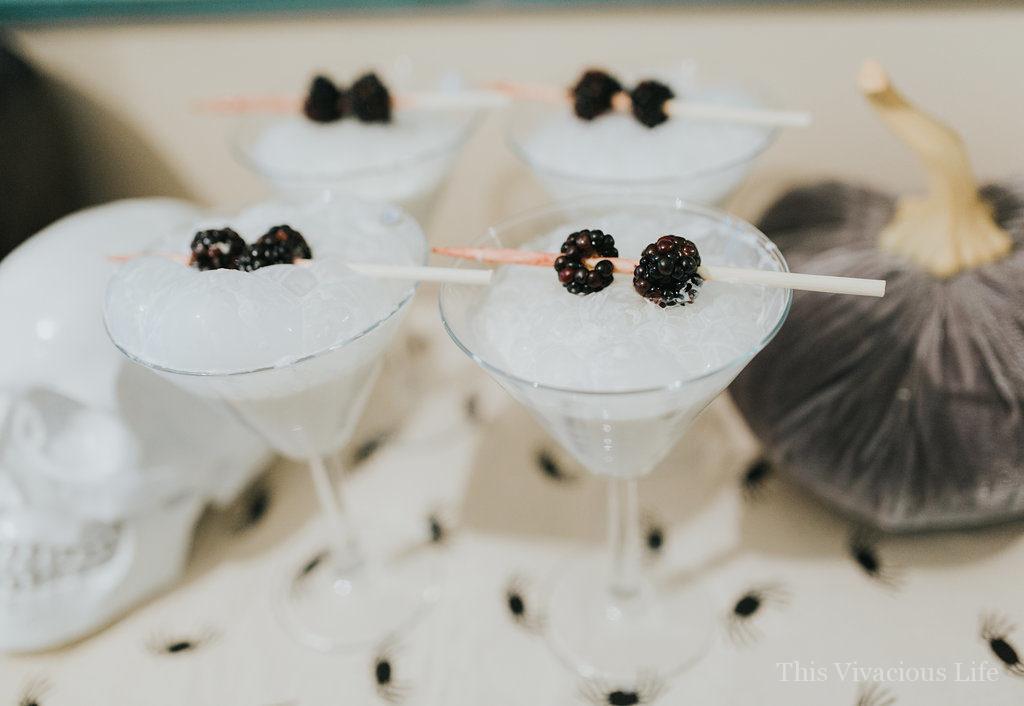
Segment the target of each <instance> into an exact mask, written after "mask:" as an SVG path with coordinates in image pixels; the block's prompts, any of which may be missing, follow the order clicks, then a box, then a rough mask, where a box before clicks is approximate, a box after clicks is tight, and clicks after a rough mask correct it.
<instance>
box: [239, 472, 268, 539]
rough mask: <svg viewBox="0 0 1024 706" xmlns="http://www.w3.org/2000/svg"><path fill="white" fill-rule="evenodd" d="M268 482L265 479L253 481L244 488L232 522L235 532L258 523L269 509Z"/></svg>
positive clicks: (243, 530) (242, 530)
mask: <svg viewBox="0 0 1024 706" xmlns="http://www.w3.org/2000/svg"><path fill="white" fill-rule="evenodd" d="M270 502H271V493H270V484H269V483H267V482H266V480H265V479H261V480H258V481H256V482H255V483H253V484H252V485H250V486H249V488H247V489H246V491H245V493H244V494H243V495H242V498H241V499H240V500H239V502H238V511H237V516H236V519H235V522H234V527H233V529H234V531H235V532H245V531H246V530H248V529H251V528H253V527H255V526H256V525H258V524H259V523H260V522H261V521H262V520H263V518H264V517H266V516H267V511H268V510H270Z"/></svg>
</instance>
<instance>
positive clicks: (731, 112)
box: [493, 81, 813, 127]
mask: <svg viewBox="0 0 1024 706" xmlns="http://www.w3.org/2000/svg"><path fill="white" fill-rule="evenodd" d="M493 85H494V87H495V89H496V90H498V91H503V92H504V93H506V94H507V95H509V96H511V97H513V98H518V99H520V100H532V101H537V102H540V103H566V102H569V92H568V91H566V90H564V89H561V88H557V87H555V86H549V85H546V84H532V83H518V82H515V81H502V82H498V83H495V84H493ZM612 107H613V108H614V109H615V110H617V111H619V112H624V113H628V112H629V111H630V110H632V104H631V101H630V100H629V95H628V94H626V93H624V92H621V93H618V94H616V96H615V97H614V98H613V99H612ZM665 112H666V113H668V114H669V115H671V116H673V117H677V118H690V119H692V120H707V121H718V122H724V123H738V124H743V125H763V126H766V127H807V126H808V125H810V124H811V122H812V119H813V118H812V116H811V114H810V113H809V112H807V111H805V110H769V109H766V108H744V107H740V106H732V105H721V104H718V103H701V102H697V101H689V100H684V99H682V98H674V99H672V100H670V101H668V102H666V103H665Z"/></svg>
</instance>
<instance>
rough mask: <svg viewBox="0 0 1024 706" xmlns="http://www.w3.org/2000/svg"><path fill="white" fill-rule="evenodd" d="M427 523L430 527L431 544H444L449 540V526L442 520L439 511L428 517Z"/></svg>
mask: <svg viewBox="0 0 1024 706" xmlns="http://www.w3.org/2000/svg"><path fill="white" fill-rule="evenodd" d="M427 523H428V525H429V527H430V543H431V544H444V543H445V542H447V541H448V527H446V526H445V523H444V522H442V521H441V517H440V515H438V513H436V512H435V513H431V514H430V516H429V517H428V518H427Z"/></svg>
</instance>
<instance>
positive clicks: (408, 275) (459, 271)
mask: <svg viewBox="0 0 1024 706" xmlns="http://www.w3.org/2000/svg"><path fill="white" fill-rule="evenodd" d="M432 250H433V252H434V253H436V254H438V255H445V256H448V257H454V258H457V259H461V260H474V261H476V262H488V263H495V264H502V265H526V266H534V267H552V266H553V265H554V262H555V258H557V257H558V253H549V252H535V251H530V250H510V249H490V248H445V247H435V248H432ZM155 255H156V256H157V257H163V258H165V259H168V260H174V261H175V262H180V263H182V264H183V265H187V264H188V257H187V256H184V255H177V254H174V253H156V254H155ZM136 257H142V255H140V254H135V255H114V256H111V257H110V260H112V261H114V262H127V261H129V260H133V259H135V258H136ZM601 260H610V261H611V263H612V265H613V267H614V268H615V271H616V272H619V273H622V274H630V275H632V274H633V269H634V268H635V267H636V266H637V261H636V260H630V259H627V258H622V257H607V258H603V257H595V258H590V259H588V260H585V261H584V262H585V263H586V264H587V265H588V266H591V267H592V266H593V265H595V264H597V263H598V262H599V261H601ZM308 262H310V260H296V261H295V264H297V265H298V264H304V263H308ZM345 264H346V266H348V267H349V268H350V269H352V270H354V271H356V272H358V273H360V274H364V275H367V276H368V277H382V278H387V279H400V280H410V281H418V282H442V283H443V282H448V283H453V284H472V285H484V286H485V285H488V284H490V283H491V279H492V277H493V275H494V271H493V270H469V269H463V268H458V267H432V266H425V265H387V264H377V263H361V262H349V263H345ZM697 274H699V275H700V276H701V277H703V278H704V279H705V280H716V281H719V282H729V283H732V284H758V285H762V286H765V287H781V288H784V289H799V290H804V291H808V292H825V293H829V294H854V295H858V296H866V297H882V296H885V280H881V279H860V278H857V277H833V276H830V275H806V274H797V273H794V272H773V271H771V270H756V269H747V268H742V267H719V266H717V265H701V266H700V267H699V268H698V269H697Z"/></svg>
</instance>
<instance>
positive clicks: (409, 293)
mask: <svg viewBox="0 0 1024 706" xmlns="http://www.w3.org/2000/svg"><path fill="white" fill-rule="evenodd" d="M354 200H357V201H361V202H363V203H366V201H364V200H362V199H354ZM371 203H372V202H371ZM381 205H385V206H387V207H388V208H394V209H396V210H398V211H399V212H400V213H401V214H402V215H403V216H404V217H405V218H406V219H408V220H409V221H410V222H411V223H413V224H414V225H415V226H416V230H417V231H418V232H419V236H420V241H421V244H422V245H423V256H422V257H421V258H420V262H419V264H420V265H426V264H427V261H428V258H429V257H430V248H429V247H428V246H427V236H426V233H424V231H423V227H422V226H421V225H420V224H419V222H418V221H417V220H416V219H414V218H413V217H412V216H410V215H409V214H408V213H406V212H405V211H404V210H403V209H401V208H399V207H398V206H395V205H393V204H381ZM292 267H295V265H292ZM419 286H420V283H419V282H418V281H416V282H413V283H412V285H411V286H410V287H409V289H408V290H406V292H405V294H404V295H403V296H402V298H401V299H400V300H399V301H398V302H397V303H396V304H395V306H394V307H393V308H392V309H391V310H390V311H389V312H388V313H387V314H385V315H384V316H382V317H381V318H379V319H377V320H376V321H374V322H373V323H372V324H370V325H369V326H367V327H366V328H364V329H362V330H361V331H359V332H357V333H354V334H352V335H351V336H348V337H346V338H343V339H341V340H340V341H336V342H334V343H332V344H331V345H330V346H328V347H326V348H322V349H320V350H318V351H315V352H313V353H308V354H306V355H303V356H301V357H299V358H295V359H292V360H288V361H287V362H285V363H280V364H271V365H261V366H258V367H255V368H246V369H244V370H229V371H213V370H181V369H178V368H172V367H170V366H166V365H160V364H157V363H152V362H149V361H147V360H144V359H142V358H140V357H139V356H137V355H135V354H134V353H132V352H131V351H129V350H127V349H126V348H124V347H123V346H122V345H121V344H120V343H118V342H117V341H116V340H115V339H114V335H113V334H112V333H111V331H110V323H109V322H108V320H107V307H106V298H105V297H104V306H103V328H104V330H105V331H106V333H107V338H108V339H110V342H111V343H112V344H113V345H114V347H115V348H117V350H119V351H120V352H121V353H122V355H124V356H125V357H126V358H128V359H129V360H130V361H132V362H133V363H137V364H139V365H141V366H143V367H145V368H148V369H150V370H155V371H158V372H161V373H168V374H171V375H182V376H187V377H193V378H229V377H241V376H243V375H252V374H255V373H264V372H270V371H273V370H285V369H287V368H291V367H293V366H296V365H301V364H303V363H308V362H309V361H311V360H314V359H316V358H321V357H324V356H327V355H329V354H331V353H333V352H335V351H337V350H340V349H342V348H344V347H345V346H347V345H349V344H350V343H355V342H356V341H357V340H359V339H361V338H363V337H364V336H366V335H368V334H369V333H371V332H373V330H374V329H376V328H378V327H379V326H381V325H383V324H384V323H386V322H387V321H390V320H391V319H392V318H393V317H394V316H395V314H397V313H398V312H400V311H401V310H402V309H404V308H405V307H406V305H408V303H409V302H410V301H411V300H412V298H413V296H415V294H416V291H417V290H418V289H419Z"/></svg>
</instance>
